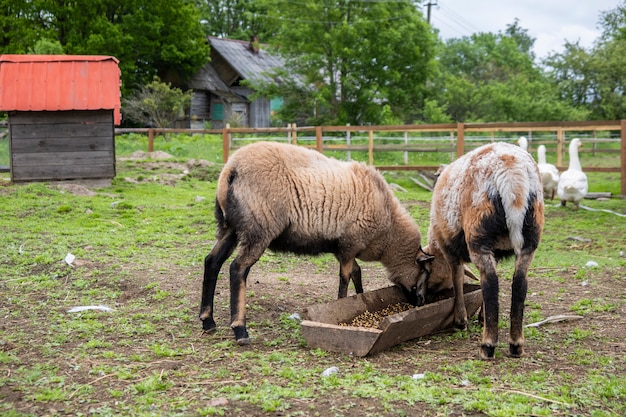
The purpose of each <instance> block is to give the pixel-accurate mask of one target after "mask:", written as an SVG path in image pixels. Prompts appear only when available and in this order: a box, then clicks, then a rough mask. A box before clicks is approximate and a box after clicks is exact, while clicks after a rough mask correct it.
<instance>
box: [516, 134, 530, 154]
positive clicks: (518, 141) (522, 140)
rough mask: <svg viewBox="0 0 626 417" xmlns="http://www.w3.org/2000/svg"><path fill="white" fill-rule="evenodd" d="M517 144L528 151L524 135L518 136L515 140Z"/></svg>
mask: <svg viewBox="0 0 626 417" xmlns="http://www.w3.org/2000/svg"><path fill="white" fill-rule="evenodd" d="M517 144H518V145H519V147H520V148H522V149H523V150H525V151H527V152H528V139H526V136H520V137H519V139H518V140H517Z"/></svg>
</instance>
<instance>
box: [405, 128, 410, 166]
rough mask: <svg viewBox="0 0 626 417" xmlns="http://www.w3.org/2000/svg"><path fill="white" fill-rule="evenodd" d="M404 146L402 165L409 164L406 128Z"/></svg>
mask: <svg viewBox="0 0 626 417" xmlns="http://www.w3.org/2000/svg"><path fill="white" fill-rule="evenodd" d="M404 146H405V150H404V165H409V152H408V151H407V150H406V148H408V147H409V132H407V131H406V130H405V131H404Z"/></svg>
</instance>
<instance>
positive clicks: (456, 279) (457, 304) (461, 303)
mask: <svg viewBox="0 0 626 417" xmlns="http://www.w3.org/2000/svg"><path fill="white" fill-rule="evenodd" d="M450 270H451V271H452V274H453V275H452V286H453V288H454V327H455V328H457V329H459V330H466V329H467V310H466V309H465V296H464V294H463V281H464V280H465V271H464V268H463V263H461V262H457V263H456V264H454V265H453V264H451V265H450Z"/></svg>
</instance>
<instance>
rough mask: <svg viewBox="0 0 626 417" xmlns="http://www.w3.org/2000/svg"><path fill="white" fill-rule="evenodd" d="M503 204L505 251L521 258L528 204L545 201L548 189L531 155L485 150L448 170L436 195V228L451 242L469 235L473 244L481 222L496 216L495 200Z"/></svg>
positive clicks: (512, 149) (500, 146) (497, 147)
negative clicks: (505, 229)
mask: <svg viewBox="0 0 626 417" xmlns="http://www.w3.org/2000/svg"><path fill="white" fill-rule="evenodd" d="M498 200H500V201H501V204H502V209H503V210H504V215H505V217H506V218H505V222H506V227H507V229H508V231H509V234H508V238H509V240H510V243H507V242H502V243H501V246H502V247H501V249H513V250H514V251H515V253H516V254H518V255H519V253H520V251H521V249H522V247H523V246H524V236H523V234H522V228H523V226H524V219H525V217H526V215H527V211H528V210H529V207H528V204H529V203H532V202H534V201H537V200H538V201H542V200H543V188H542V185H541V179H540V174H539V171H538V168H537V164H536V163H535V161H534V160H533V159H532V156H531V155H530V154H529V153H528V152H526V151H524V150H523V149H521V148H520V147H518V146H515V145H511V144H507V143H493V144H490V145H485V146H482V147H480V148H477V149H476V150H474V151H472V152H469V153H468V154H466V155H464V156H462V157H461V158H459V159H457V160H456V161H455V162H453V163H452V164H450V165H449V166H448V167H447V168H446V169H445V170H444V172H443V173H442V174H441V176H440V177H439V179H438V180H437V184H436V186H435V190H434V194H433V201H432V209H431V230H433V228H436V229H437V230H438V233H439V234H441V235H443V236H448V237H449V238H453V237H456V236H458V235H459V233H461V232H464V233H465V238H466V240H467V241H468V242H469V241H471V239H472V238H473V237H476V234H477V233H480V231H479V228H480V226H481V222H482V221H483V220H484V219H485V218H487V217H488V216H490V215H493V214H495V211H496V210H497V207H494V202H497V201H498ZM431 238H432V236H429V239H431ZM509 244H510V246H509ZM507 246H508V247H507Z"/></svg>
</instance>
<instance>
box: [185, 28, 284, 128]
mask: <svg viewBox="0 0 626 417" xmlns="http://www.w3.org/2000/svg"><path fill="white" fill-rule="evenodd" d="M208 40H209V44H210V45H211V60H210V61H209V62H208V63H207V64H205V65H204V67H202V68H201V69H200V70H199V71H198V72H197V73H196V74H195V75H194V76H193V77H192V78H191V79H190V81H189V83H188V86H189V88H191V90H192V96H191V112H190V113H191V114H190V119H191V120H190V125H191V127H192V128H197V129H201V128H203V127H204V124H205V123H206V122H210V124H211V126H212V127H213V128H214V129H220V128H223V127H224V125H225V124H226V123H230V124H231V125H233V126H235V125H236V126H240V127H269V126H270V116H271V113H272V111H274V110H277V109H279V108H280V106H281V105H282V99H268V98H263V97H261V98H255V99H252V98H251V96H252V94H253V93H254V91H253V90H252V89H251V88H249V87H248V86H244V85H243V84H242V82H243V81H244V80H261V81H267V82H277V81H279V80H275V79H273V78H272V77H271V76H270V75H269V74H271V72H272V71H274V70H276V69H279V68H281V67H283V66H284V63H283V61H282V60H281V59H280V57H278V56H276V55H273V54H270V53H268V52H267V51H266V50H264V49H263V47H262V45H261V44H259V42H258V40H257V39H256V38H254V37H253V38H252V39H251V40H250V41H240V40H232V39H222V38H216V37H213V36H210V37H209V38H208Z"/></svg>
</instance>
